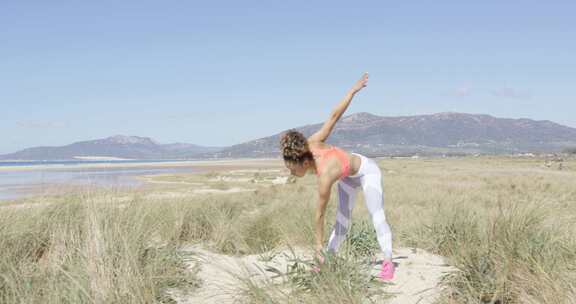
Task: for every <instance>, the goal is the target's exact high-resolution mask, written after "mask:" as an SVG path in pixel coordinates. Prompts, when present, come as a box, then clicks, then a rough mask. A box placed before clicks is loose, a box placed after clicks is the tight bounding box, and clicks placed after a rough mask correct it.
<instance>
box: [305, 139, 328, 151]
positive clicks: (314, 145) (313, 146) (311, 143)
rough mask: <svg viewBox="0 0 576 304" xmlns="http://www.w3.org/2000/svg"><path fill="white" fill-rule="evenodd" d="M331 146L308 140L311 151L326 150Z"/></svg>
mask: <svg viewBox="0 0 576 304" xmlns="http://www.w3.org/2000/svg"><path fill="white" fill-rule="evenodd" d="M329 146H330V145H327V144H325V143H323V142H321V141H316V140H308V147H310V148H311V149H324V148H326V147H329Z"/></svg>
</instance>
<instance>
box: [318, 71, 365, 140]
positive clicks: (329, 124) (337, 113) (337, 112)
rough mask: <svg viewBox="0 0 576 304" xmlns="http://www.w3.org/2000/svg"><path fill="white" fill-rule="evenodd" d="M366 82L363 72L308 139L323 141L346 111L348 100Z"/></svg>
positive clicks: (349, 100)
mask: <svg viewBox="0 0 576 304" xmlns="http://www.w3.org/2000/svg"><path fill="white" fill-rule="evenodd" d="M367 83H368V73H364V75H362V78H360V80H358V81H356V83H355V84H354V86H353V87H352V88H351V89H350V91H348V93H347V94H346V96H344V98H343V99H342V101H340V103H338V105H337V106H336V108H334V110H333V111H332V113H331V114H330V117H329V118H328V120H326V122H324V125H323V126H322V128H321V129H320V130H319V131H318V132H316V133H314V134H312V135H311V136H310V137H308V141H321V142H324V141H325V140H326V139H327V138H328V136H330V133H331V132H332V129H334V125H335V124H336V122H337V121H338V120H339V119H340V117H342V114H344V112H346V109H347V108H348V105H350V102H351V101H352V98H354V95H356V93H358V92H359V91H360V90H362V88H364V87H365V86H366V84H367Z"/></svg>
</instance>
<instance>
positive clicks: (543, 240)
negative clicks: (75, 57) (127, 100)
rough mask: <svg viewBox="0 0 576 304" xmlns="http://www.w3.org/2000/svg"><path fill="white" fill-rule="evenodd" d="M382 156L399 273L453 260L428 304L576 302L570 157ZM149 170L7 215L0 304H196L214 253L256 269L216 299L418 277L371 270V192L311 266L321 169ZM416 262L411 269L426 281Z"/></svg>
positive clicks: (380, 291) (353, 293)
mask: <svg viewBox="0 0 576 304" xmlns="http://www.w3.org/2000/svg"><path fill="white" fill-rule="evenodd" d="M379 165H380V167H381V168H382V171H383V178H384V181H383V182H384V189H385V209H386V213H387V217H388V219H389V223H390V225H391V227H392V229H393V233H394V242H395V243H394V246H395V248H396V251H395V257H396V259H395V261H396V262H398V263H399V264H400V267H399V268H398V271H405V270H402V269H407V268H409V267H411V266H410V265H411V264H410V263H416V256H412V255H410V253H411V252H414V253H417V252H421V253H422V256H425V257H430V260H429V263H428V264H438V265H437V266H439V267H440V266H441V267H446V268H447V269H448V268H450V269H451V270H450V271H446V272H444V273H442V275H441V277H439V283H438V286H437V287H436V289H435V292H434V294H433V295H432V294H431V295H430V296H427V297H426V298H422V297H421V298H422V299H421V300H422V301H421V302H420V303H431V302H436V303H500V304H503V303H573V301H574V299H576V225H575V224H574V223H576V160H575V159H569V158H566V159H564V160H563V165H562V166H561V167H558V166H547V165H546V160H545V159H542V158H538V157H525V158H507V157H477V158H473V157H466V158H447V159H441V158H437V159H426V158H420V159H383V160H379ZM143 178H144V179H146V180H148V181H149V184H150V186H149V187H146V188H144V189H141V190H130V191H128V190H121V189H118V190H111V189H110V190H96V189H91V190H90V189H85V190H83V191H78V190H76V191H75V192H71V193H67V194H62V195H57V196H50V197H33V198H29V199H24V200H20V201H18V202H16V203H15V202H11V203H10V204H9V205H6V206H5V207H3V208H0V248H2V251H1V252H0V303H199V302H198V301H197V300H196V301H195V300H194V299H198V297H199V294H201V293H202V292H206V286H207V280H208V279H210V280H218V278H219V277H218V276H224V274H222V272H218V271H216V270H213V271H211V272H206V270H207V269H210V268H208V267H213V265H212V266H209V265H208V264H207V262H209V261H207V260H206V257H208V259H209V260H210V259H211V260H212V262H214V261H231V260H234V261H244V262H245V263H244V264H243V265H240V266H237V268H238V269H240V270H241V271H240V270H239V271H238V272H231V271H227V273H228V274H229V277H233V279H234V280H235V283H234V284H236V285H237V286H236V287H237V289H235V291H234V293H233V294H232V295H230V294H229V295H228V297H227V298H225V299H224V300H222V299H221V300H219V303H221V304H225V303H385V302H386V301H389V302H390V303H400V302H393V301H394V299H395V298H396V299H397V298H399V297H401V296H402V295H401V294H399V293H402V292H403V291H406V290H410V288H411V286H410V282H413V285H416V284H417V282H416V279H413V278H409V279H408V280H407V281H406V282H407V283H405V284H403V285H401V286H400V284H396V285H394V282H393V283H391V284H389V283H383V282H380V281H377V280H376V279H375V278H374V276H373V271H372V270H373V268H374V265H376V264H375V261H377V260H378V253H377V251H378V250H377V249H378V246H377V243H376V239H375V235H374V233H373V231H372V230H371V229H372V228H371V226H370V222H369V221H368V218H367V210H366V209H365V207H364V204H363V199H362V197H361V195H360V197H359V201H358V204H357V205H356V208H355V210H354V214H353V222H354V224H353V227H352V229H351V231H350V233H349V238H348V240H347V242H346V244H345V245H344V248H342V251H341V253H340V254H339V255H338V256H334V257H330V258H329V259H328V261H327V263H326V264H325V265H323V266H322V269H321V271H320V272H319V273H316V272H312V271H310V267H311V265H312V264H313V263H314V260H313V258H312V257H311V255H310V252H311V251H310V248H311V246H312V244H313V235H314V234H313V220H312V219H313V217H312V214H313V210H314V204H315V196H316V193H315V178H314V176H307V177H305V178H302V179H298V180H292V179H287V178H286V172H285V171H282V170H277V169H274V170H252V171H251V170H244V171H242V170H237V171H232V172H212V173H206V174H196V175H184V174H179V175H172V176H169V175H163V176H157V177H143ZM202 189H203V190H204V191H198V190H202ZM229 189H237V190H238V191H227V190H229ZM212 190H213V191H212ZM240 190H245V191H240ZM336 197H337V195H336V193H333V195H332V200H333V201H332V203H331V204H330V205H329V213H328V216H327V219H328V220H327V222H326V230H327V231H329V230H330V229H331V226H332V224H333V221H334V220H333V219H334V217H335V206H336V204H335V200H336ZM27 205H29V206H31V207H29V208H16V207H17V206H27ZM424 253H425V254H424ZM200 256H203V257H204V259H202V258H200ZM434 257H441V259H435V258H434ZM274 261H276V262H278V263H276V264H274V263H272V262H274ZM423 264H426V261H424V262H423ZM423 264H422V265H423ZM440 264H443V265H440ZM254 265H259V266H260V267H258V269H257V270H254V269H253V270H250V267H253V266H254ZM414 269H415V270H414V273H415V274H414V278H416V277H417V274H418V273H420V274H421V276H423V278H422V280H423V281H426V280H431V278H427V277H425V276H427V275H428V274H427V272H418V271H424V270H422V269H420V268H418V269H417V268H414ZM258 271H261V272H262V273H263V274H265V275H261V276H258V275H254V272H258ZM225 272H226V271H225ZM207 276H211V277H210V278H208V277H207ZM222 280H224V278H222ZM203 288H204V289H203ZM222 291H223V289H222ZM423 294H426V293H423ZM415 297H416V295H414V298H415ZM215 299H216V298H215ZM411 299H412V298H411ZM227 301H229V302H227ZM404 303H407V302H404Z"/></svg>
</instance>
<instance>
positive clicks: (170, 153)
mask: <svg viewBox="0 0 576 304" xmlns="http://www.w3.org/2000/svg"><path fill="white" fill-rule="evenodd" d="M220 149H222V148H216V147H202V146H198V145H193V144H183V143H174V144H158V143H156V142H155V141H153V140H152V139H150V138H148V137H138V136H123V135H116V136H112V137H108V138H104V139H96V140H89V141H81V142H76V143H73V144H70V145H66V146H61V147H35V148H29V149H24V150H21V151H18V152H15V153H11V154H5V155H0V159H11V160H68V159H75V158H78V157H94V156H96V157H114V158H128V159H182V158H196V157H198V156H199V155H203V154H206V153H208V152H210V153H213V152H217V151H219V150H220Z"/></svg>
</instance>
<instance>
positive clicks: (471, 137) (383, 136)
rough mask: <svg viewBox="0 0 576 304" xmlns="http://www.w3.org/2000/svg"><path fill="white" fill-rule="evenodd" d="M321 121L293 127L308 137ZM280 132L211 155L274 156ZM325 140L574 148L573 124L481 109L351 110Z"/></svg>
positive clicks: (463, 149)
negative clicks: (420, 112) (426, 112)
mask: <svg viewBox="0 0 576 304" xmlns="http://www.w3.org/2000/svg"><path fill="white" fill-rule="evenodd" d="M321 126H322V124H313V125H307V126H302V127H297V128H295V129H296V130H298V131H301V132H302V133H304V134H305V135H306V136H309V135H311V134H313V133H314V132H315V131H317V130H319V129H320V127H321ZM282 133H284V132H282ZM282 133H279V134H275V135H272V136H269V137H264V138H260V139H256V140H253V141H249V142H246V143H242V144H238V145H234V146H231V147H229V148H226V149H223V150H221V151H218V152H216V153H213V156H216V157H270V156H278V155H279V145H278V143H279V140H280V136H281V134H282ZM327 142H328V143H331V144H334V145H337V146H340V147H343V148H346V149H348V150H350V151H355V152H358V153H364V154H366V155H370V156H378V155H410V154H423V155H438V154H475V153H490V154H493V153H521V152H560V151H562V150H565V149H566V148H568V147H576V129H575V128H570V127H566V126H562V125H559V124H557V123H554V122H551V121H548V120H532V119H524V118H523V119H510V118H496V117H493V116H490V115H484V114H466V113H454V112H444V113H437V114H431V115H417V116H400V117H384V116H377V115H372V114H369V113H356V114H352V115H349V116H345V117H343V118H342V119H341V120H340V121H339V122H338V123H337V125H336V127H335V128H334V131H333V133H332V135H331V136H330V137H329V138H328V140H327Z"/></svg>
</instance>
